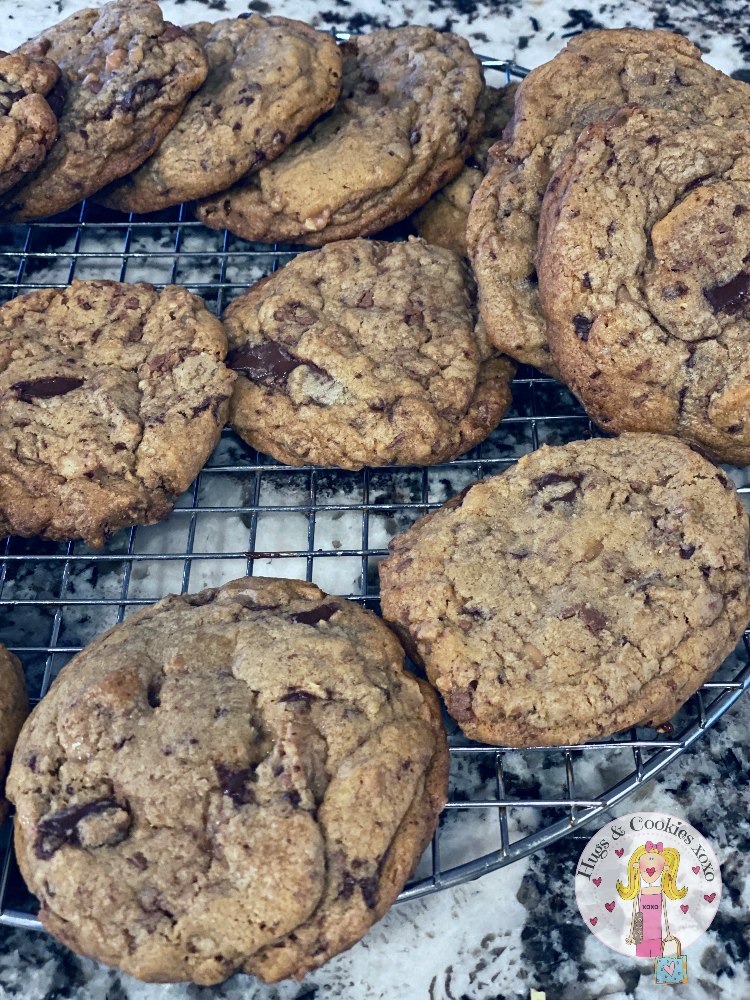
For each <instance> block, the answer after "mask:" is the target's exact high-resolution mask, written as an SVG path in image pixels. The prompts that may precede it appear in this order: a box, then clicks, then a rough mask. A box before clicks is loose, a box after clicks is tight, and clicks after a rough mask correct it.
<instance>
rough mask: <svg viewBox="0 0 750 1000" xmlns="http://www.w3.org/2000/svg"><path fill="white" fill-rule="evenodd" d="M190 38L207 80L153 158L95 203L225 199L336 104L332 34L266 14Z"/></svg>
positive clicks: (127, 207)
mask: <svg viewBox="0 0 750 1000" xmlns="http://www.w3.org/2000/svg"><path fill="white" fill-rule="evenodd" d="M186 30H187V32H188V34H190V35H191V36H192V37H193V38H195V39H196V41H198V42H199V43H200V44H201V45H202V46H203V48H204V50H205V53H206V56H207V58H208V76H207V77H206V81H205V83H204V84H203V86H202V87H201V88H200V90H199V91H198V93H197V94H194V95H193V97H191V99H190V100H189V101H188V103H187V106H186V108H185V110H184V112H183V114H182V117H181V118H180V120H179V122H178V123H177V125H175V127H174V128H173V129H172V131H171V132H170V133H169V135H168V136H167V137H166V139H165V140H164V142H162V144H161V146H159V149H158V150H157V152H156V153H155V154H154V155H153V156H152V157H150V158H149V159H148V160H147V161H146V162H145V163H144V164H143V166H142V167H140V168H139V169H138V170H137V171H136V172H135V173H133V174H131V175H130V176H128V177H126V178H123V179H122V180H120V181H118V182H116V183H115V184H113V185H111V186H110V187H109V188H108V189H107V190H106V191H104V192H102V193H101V195H100V196H99V197H98V198H97V201H100V202H102V203H103V204H105V205H108V206H110V207H111V208H118V209H120V210H121V211H124V212H154V211H156V210H157V209H160V208H166V207H167V206H168V205H178V204H179V203H180V202H181V201H189V200H191V199H193V198H203V197H205V196H206V195H211V194H214V193H215V192H216V191H223V190H224V189H225V188H228V187H229V186H230V185H231V184H234V183H235V181H238V180H239V179H240V178H241V177H244V176H245V175H246V174H249V173H250V172H251V171H253V170H257V169H258V168H259V167H261V166H263V164H265V163H269V162H270V161H271V160H275V159H276V157H277V156H279V154H281V153H283V152H284V150H285V149H286V148H287V146H289V145H290V144H291V143H292V142H294V140H295V139H296V138H297V136H298V135H299V134H300V132H303V131H304V130H305V129H306V128H307V127H308V126H309V125H311V124H312V123H313V122H314V121H315V119H316V118H318V117H319V116H320V115H321V114H323V112H325V111H328V110H330V108H332V107H333V105H334V104H335V103H336V99H337V97H338V95H339V91H340V90H341V53H340V52H339V48H338V46H337V44H336V41H335V40H334V38H333V37H332V36H331V35H330V34H327V33H324V32H321V31H316V30H315V29H314V28H311V27H310V26H309V25H307V24H303V23H302V22H301V21H293V20H290V19H289V18H287V17H269V18H265V17H261V16H260V14H252V15H244V16H241V17H239V18H231V19H227V20H223V21H217V22H216V23H215V24H208V23H207V22H202V23H201V24H194V25H192V26H190V27H188V28H187V29H186Z"/></svg>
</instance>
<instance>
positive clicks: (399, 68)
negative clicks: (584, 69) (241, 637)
mask: <svg viewBox="0 0 750 1000" xmlns="http://www.w3.org/2000/svg"><path fill="white" fill-rule="evenodd" d="M342 51H343V54H344V70H343V83H342V88H341V99H340V101H339V103H338V104H337V105H336V107H335V108H334V110H333V111H332V112H331V113H330V114H329V115H328V116H327V117H325V118H324V119H322V121H320V122H318V123H316V124H315V125H314V126H313V127H312V129H310V131H309V132H308V133H307V134H306V135H305V136H303V138H302V139H300V140H299V142H296V143H295V144H294V145H292V146H290V148H289V149H288V150H287V151H286V152H285V153H284V154H283V156H280V157H279V158H278V159H277V160H275V161H274V162H273V163H271V164H269V165H268V166H266V167H263V168H262V169H261V170H259V171H258V172H257V173H255V174H253V175H252V176H251V177H249V178H248V179H247V180H246V181H243V182H241V183H240V184H238V185H237V186H236V187H234V188H230V190H228V191H225V192H224V193H223V194H218V195H215V196H214V197H212V198H207V199H205V200H204V201H202V202H200V203H199V205H198V207H197V215H198V218H199V219H200V220H201V221H202V222H204V223H205V224H206V225H207V226H212V227H213V228H214V229H224V228H226V229H229V230H231V231H232V232H234V233H237V234H238V235H239V236H244V237H245V239H249V240H262V241H264V242H268V243H273V242H274V241H276V240H287V241H291V242H294V243H305V244H308V245H310V246H320V245H321V244H323V243H329V242H331V241H332V240H341V239H345V238H347V237H351V236H366V235H368V234H370V233H376V232H379V231H380V230H381V229H384V228H385V227H386V226H388V225H390V224H391V223H394V222H398V221H399V220H400V219H404V218H406V216H407V215H409V214H410V213H411V212H413V211H414V210H415V209H416V208H419V206H420V205H423V204H424V203H425V202H426V201H427V199H428V198H429V197H430V195H431V194H432V193H433V191H436V190H437V189H438V188H440V187H443V185H445V184H447V183H448V181H450V180H452V179H453V178H454V177H455V176H456V174H458V173H459V171H460V170H461V168H462V167H463V164H464V160H465V159H466V157H467V155H468V153H469V152H470V151H471V148H472V146H473V145H474V143H475V142H476V140H477V138H478V137H479V134H480V132H481V128H482V119H481V114H479V113H478V108H477V102H478V100H479V97H480V95H481V93H482V89H483V78H482V67H481V65H480V63H479V61H478V60H477V58H476V57H475V56H474V55H473V53H472V52H471V49H470V48H469V45H468V43H467V42H466V41H465V40H464V39H463V38H459V37H458V36H457V35H452V34H449V33H448V32H440V31H433V30H432V29H431V28H422V27H416V26H411V27H406V28H394V29H389V30H382V31H373V32H371V33H370V34H367V35H361V36H359V37H355V38H352V39H351V40H350V41H348V42H346V43H345V44H344V45H343V46H342Z"/></svg>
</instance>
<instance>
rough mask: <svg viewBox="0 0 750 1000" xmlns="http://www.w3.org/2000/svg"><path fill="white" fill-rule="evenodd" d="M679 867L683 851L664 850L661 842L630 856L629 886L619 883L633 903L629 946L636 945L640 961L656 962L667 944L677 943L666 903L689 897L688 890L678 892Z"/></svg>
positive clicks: (640, 849)
mask: <svg viewBox="0 0 750 1000" xmlns="http://www.w3.org/2000/svg"><path fill="white" fill-rule="evenodd" d="M679 866H680V852H679V851H677V850H676V849H675V848H674V847H664V845H663V844H662V842H661V841H658V842H657V843H653V842H652V841H650V840H647V841H646V843H645V844H644V845H643V846H642V847H636V849H635V850H634V851H633V853H632V854H631V856H630V860H629V861H628V882H627V885H623V884H622V882H620V881H619V879H618V881H617V892H618V893H619V894H620V897H621V898H622V899H625V900H628V899H632V900H633V913H632V916H631V918H630V933H629V934H628V936H627V938H626V939H625V943H626V944H634V945H635V954H636V958H655V957H657V956H659V955H661V953H662V950H663V944H664V941H674V940H675V938H674V935H673V934H672V932H671V931H670V929H669V919H668V917H667V905H666V900H667V899H672V900H676V899H683V898H684V896H685V895H686V894H687V887H684V888H682V889H678V888H677V869H678V868H679ZM660 882H661V885H660V884H659V883H660ZM639 912H640V913H642V914H643V922H642V927H643V932H642V934H641V935H639V936H640V938H641V940H640V941H638V940H636V935H635V923H636V915H637V914H638V913H639ZM662 918H663V919H662ZM663 931H666V934H665V933H664V932H663Z"/></svg>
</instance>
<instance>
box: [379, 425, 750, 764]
mask: <svg viewBox="0 0 750 1000" xmlns="http://www.w3.org/2000/svg"><path fill="white" fill-rule="evenodd" d="M749 536H750V525H749V524H748V516H747V513H746V512H745V509H744V507H743V506H742V503H741V502H740V499H739V497H738V495H737V491H736V490H735V488H734V485H733V484H732V482H731V481H730V480H729V479H728V478H727V477H726V476H725V475H724V474H723V473H722V472H720V471H719V469H717V468H716V467H715V466H713V465H712V464H711V463H710V462H709V461H708V460H707V459H705V458H703V457H702V456H701V455H699V454H698V453H697V452H695V451H693V450H692V449H691V448H689V447H688V446H687V445H686V444H684V443H683V442H681V441H678V440H676V439H675V438H670V437H660V436H658V435H655V434H625V435H623V436H622V437H620V438H617V439H614V440H604V439H599V440H590V441H576V442H574V443H573V444H569V445H566V446H565V447H561V448H547V447H544V448H541V449H540V450H539V451H535V452H533V454H530V455H526V456H525V457H524V458H522V459H521V461H520V462H519V463H518V464H517V465H516V466H514V467H512V468H511V469H509V470H508V471H507V472H506V473H504V474H503V475H500V476H497V477H495V478H494V479H489V480H485V481H484V482H482V483H479V484H477V485H476V486H473V487H472V488H471V489H469V490H468V491H467V492H465V493H464V494H462V495H460V496H458V497H456V498H455V499H454V500H451V501H449V502H448V503H447V504H446V505H445V506H444V507H441V508H440V510H438V511H436V512H435V513H434V514H429V515H428V516H427V517H425V518H423V519H422V520H421V521H418V522H417V523H416V524H415V525H414V526H413V527H412V528H410V529H409V530H408V531H407V532H405V533H404V534H402V535H398V536H397V537H396V538H394V539H393V541H392V542H391V555H390V557H389V558H388V559H386V560H385V561H384V562H382V563H381V564H380V579H381V598H382V607H383V614H384V616H385V618H386V619H387V620H388V621H390V622H392V623H394V625H395V626H396V627H397V630H398V631H399V633H400V634H401V635H402V636H403V638H404V639H405V641H406V643H407V649H409V650H410V652H411V653H412V654H413V655H414V656H415V657H417V659H418V660H422V661H423V662H424V664H425V666H426V668H427V674H428V676H429V678H430V679H431V680H432V682H433V683H434V684H435V685H436V686H437V688H438V690H439V691H441V693H442V694H443V695H444V697H445V700H446V703H447V705H448V710H449V711H450V713H451V714H452V715H453V717H454V718H455V719H456V721H457V722H458V723H459V724H460V726H461V727H462V729H463V730H464V732H465V733H466V734H467V736H470V737H472V738H473V739H479V740H484V741H486V742H497V743H501V744H508V745H511V746H533V745H559V744H566V743H579V742H582V741H584V740H589V739H594V738H597V737H601V736H609V735H611V734H612V733H614V732H617V731H618V730H621V729H626V728H628V727H630V726H635V725H657V724H661V723H663V722H665V721H666V720H668V719H669V718H670V717H671V716H672V715H673V714H674V713H675V711H676V710H677V709H678V708H679V707H680V705H682V704H683V702H684V701H686V699H687V698H688V697H689V696H690V695H691V694H693V692H694V691H696V690H697V689H698V688H699V687H700V686H701V684H703V683H704V681H706V680H707V679H708V678H709V677H710V676H711V674H712V673H713V672H714V671H715V670H716V668H717V667H718V666H719V664H720V663H721V661H722V660H723V659H724V657H725V656H727V655H728V654H729V653H730V652H731V651H732V650H733V649H734V646H735V644H736V642H737V641H738V639H739V638H740V637H741V635H742V631H743V629H744V627H745V626H746V625H747V622H748V619H749V618H750V555H749V554H748V538H749Z"/></svg>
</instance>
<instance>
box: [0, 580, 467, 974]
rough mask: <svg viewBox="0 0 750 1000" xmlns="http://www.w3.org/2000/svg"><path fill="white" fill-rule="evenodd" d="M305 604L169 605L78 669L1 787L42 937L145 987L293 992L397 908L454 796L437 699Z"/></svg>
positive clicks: (368, 631)
mask: <svg viewBox="0 0 750 1000" xmlns="http://www.w3.org/2000/svg"><path fill="white" fill-rule="evenodd" d="M403 660H404V656H403V650H402V649H401V647H400V646H399V644H398V642H397V640H396V638H395V636H394V635H393V634H392V633H391V632H390V631H389V630H388V628H386V626H385V625H384V624H383V623H382V621H380V619H378V618H377V617H376V616H375V615H374V614H372V613H371V612H369V611H365V610H363V609H362V608H360V607H359V606H358V605H356V604H353V603H350V602H348V601H346V600H344V599H343V598H340V597H327V596H326V595H325V594H323V593H322V592H321V591H320V590H318V588H317V587H315V586H314V585H313V584H309V583H302V582H298V581H293V580H264V579H250V578H247V579H243V580H235V581H233V582H232V583H229V584H226V585H225V586H223V587H221V588H219V589H217V590H204V591H202V592H201V593H199V594H193V595H186V596H184V597H167V598H166V599H165V600H163V601H160V602H159V603H158V604H155V605H153V606H152V607H150V608H147V609H145V610H143V611H141V612H139V613H138V614H135V615H133V616H132V617H131V618H129V619H128V620H127V621H126V622H125V623H124V624H122V625H118V626H117V627H116V628H114V629H112V630H111V631H110V632H108V633H107V634H106V635H105V636H103V637H102V638H100V639H98V640H96V641H95V642H94V643H92V644H91V645H90V646H88V647H87V648H86V649H85V650H84V651H83V652H82V653H80V654H79V655H78V656H77V657H76V658H75V659H74V660H73V661H72V663H71V664H70V665H69V666H67V667H66V668H65V669H64V670H63V671H62V673H61V674H60V676H59V678H58V679H57V681H56V682H55V683H54V684H53V686H52V689H51V690H50V693H49V694H48V695H47V697H46V698H44V700H43V701H42V702H41V703H40V705H39V707H38V708H37V709H36V710H35V711H34V713H33V714H32V716H31V718H30V719H29V722H28V723H27V725H26V727H25V728H24V731H23V733H22V735H21V739H20V741H19V744H18V747H17V750H16V756H15V758H14V765H13V768H12V770H11V774H10V778H9V781H8V791H9V795H10V797H11V798H12V799H13V801H14V802H15V804H16V809H17V819H16V851H17V855H18V859H19V864H20V866H21V870H22V872H23V874H24V878H25V879H26V881H27V883H28V885H29V887H30V888H31V889H32V891H33V892H34V893H35V894H36V895H37V896H38V897H39V900H40V902H41V914H40V916H41V919H42V922H43V923H44V925H45V927H46V928H47V929H48V930H49V931H50V932H51V933H52V934H54V935H55V936H56V937H58V938H59V939H60V940H61V941H63V942H64V943H65V944H67V945H69V946H70V947H72V948H74V949H75V950H77V951H79V952H82V953H84V954H88V955H92V956H94V957H96V958H97V959H99V960H100V961H103V962H107V963H108V964H110V965H117V966H119V967H120V968H122V969H124V970H125V971H126V972H128V973H130V974H131V975H135V976H138V977H139V978H141V979H145V980H150V981H162V982H163V981H175V980H193V981H195V982H197V983H205V984H211V983H218V982H221V981H222V980H223V979H225V978H226V977H227V976H229V975H231V974H232V973H233V972H235V971H237V970H239V969H243V970H245V971H246V972H250V973H252V974H254V975H256V976H260V977H261V978H262V979H265V980H266V981H275V980H278V979H282V978H285V977H288V976H297V977H299V978H301V977H302V976H303V975H304V974H305V973H306V972H307V971H309V970H310V969H314V968H316V967H317V966H319V965H321V964H322V963H323V962H324V961H326V959H327V958H329V957H330V956H332V955H335V954H337V953H338V952H339V951H342V950H343V949H345V948H348V947H349V946H350V945H352V944H354V942H355V941H357V940H359V938H360V937H362V935H363V934H364V933H365V932H366V931H367V930H368V928H369V927H370V926H371V924H373V923H374V922H375V921H376V920H378V919H379V918H380V917H381V916H382V915H383V913H384V912H385V911H386V909H387V908H388V907H389V906H390V904H391V903H392V902H393V900H394V899H395V898H396V896H397V894H398V893H399V891H400V890H401V888H402V886H403V884H404V882H405V881H406V879H407V878H408V876H409V874H410V872H411V870H412V868H413V866H414V864H415V863H416V861H417V860H418V859H419V857H420V855H421V853H422V851H423V850H424V848H425V847H426V845H427V844H428V842H429V839H430V836H431V835H432V832H433V830H434V828H435V825H436V822H437V816H438V813H439V811H440V809H441V808H442V806H443V804H444V802H445V797H446V786H447V774H448V748H447V744H446V739H445V733H444V731H443V727H442V721H441V718H440V709H439V706H438V701H437V698H436V696H435V693H434V692H433V691H432V689H431V688H430V687H429V685H427V684H426V683H424V682H422V681H419V680H417V679H416V678H415V677H414V676H413V675H411V674H410V673H408V672H407V671H406V670H405V669H404V665H403Z"/></svg>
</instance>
